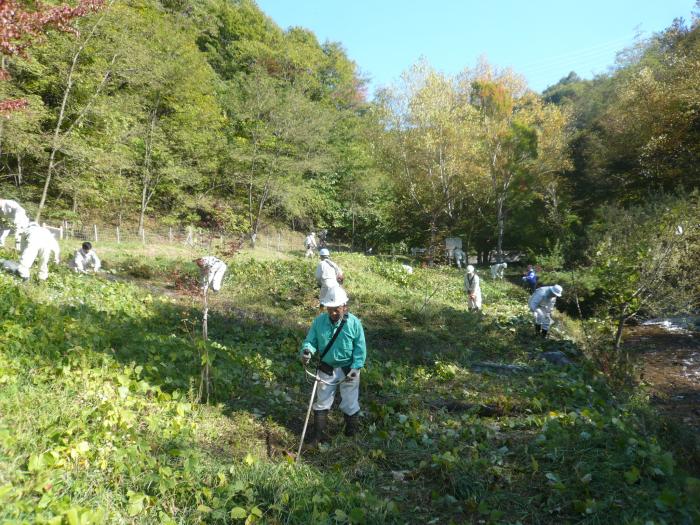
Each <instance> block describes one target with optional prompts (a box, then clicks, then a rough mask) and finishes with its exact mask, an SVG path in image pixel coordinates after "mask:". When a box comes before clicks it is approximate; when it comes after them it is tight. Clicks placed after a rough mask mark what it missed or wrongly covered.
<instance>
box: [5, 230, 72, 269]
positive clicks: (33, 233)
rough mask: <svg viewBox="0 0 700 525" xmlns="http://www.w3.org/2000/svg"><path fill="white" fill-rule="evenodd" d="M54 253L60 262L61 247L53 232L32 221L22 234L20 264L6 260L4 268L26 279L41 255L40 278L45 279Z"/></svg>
mask: <svg viewBox="0 0 700 525" xmlns="http://www.w3.org/2000/svg"><path fill="white" fill-rule="evenodd" d="M52 253H53V256H54V262H55V263H56V264H58V263H59V262H60V254H61V249H60V248H59V246H58V242H57V241H56V238H55V237H54V236H53V234H52V233H51V232H50V231H49V230H47V229H46V228H44V227H42V226H39V225H38V224H37V223H36V222H30V223H29V226H28V227H27V229H26V230H24V234H23V235H22V253H21V255H20V256H19V264H18V263H16V262H14V261H4V262H3V268H4V269H5V270H7V271H9V272H13V273H15V272H16V273H17V274H18V275H19V276H20V277H21V278H22V279H24V280H25V281H26V280H28V279H29V275H30V268H31V267H32V265H33V264H34V261H36V258H37V257H39V260H40V263H39V279H41V280H42V281H45V280H46V279H48V277H49V260H50V258H51V254H52Z"/></svg>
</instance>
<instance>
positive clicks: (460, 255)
mask: <svg viewBox="0 0 700 525" xmlns="http://www.w3.org/2000/svg"><path fill="white" fill-rule="evenodd" d="M452 256H453V257H454V259H455V264H456V265H457V268H462V264H463V263H465V262H467V261H466V255H465V253H464V252H463V251H462V249H461V248H455V249H454V251H453V252H452Z"/></svg>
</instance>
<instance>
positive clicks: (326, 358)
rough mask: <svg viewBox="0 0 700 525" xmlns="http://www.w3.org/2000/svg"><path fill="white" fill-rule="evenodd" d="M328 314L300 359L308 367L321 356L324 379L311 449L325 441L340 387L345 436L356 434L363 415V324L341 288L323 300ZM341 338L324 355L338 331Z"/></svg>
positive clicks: (312, 331)
mask: <svg viewBox="0 0 700 525" xmlns="http://www.w3.org/2000/svg"><path fill="white" fill-rule="evenodd" d="M322 303H323V305H324V306H325V307H326V311H325V312H323V313H322V314H321V315H319V316H318V317H316V319H314V321H313V323H312V324H311V328H310V329H309V333H308V334H307V335H306V339H304V343H303V344H302V347H301V352H300V359H301V362H302V364H304V365H306V364H308V362H309V361H310V360H311V356H312V355H313V354H315V353H316V352H317V351H318V352H320V353H321V354H322V357H321V362H320V363H319V366H318V374H319V377H320V378H321V379H323V380H324V381H327V382H329V383H336V382H337V383H339V385H336V384H331V385H328V384H326V383H323V382H320V383H319V385H318V389H317V394H316V402H315V403H314V405H313V409H314V435H313V438H312V440H311V443H310V444H311V445H312V446H313V445H316V444H318V442H319V441H321V440H322V439H323V433H324V431H325V428H326V422H327V420H328V411H329V410H330V409H331V407H332V406H333V399H334V398H335V390H336V388H337V387H338V386H339V387H340V395H341V397H342V400H341V402H340V410H341V411H342V412H343V416H344V417H345V435H346V436H353V435H355V434H356V433H357V426H358V414H359V412H360V403H359V400H358V399H359V395H360V370H361V369H362V368H363V367H364V366H365V359H366V357H367V347H366V345H365V331H364V329H363V328H362V322H361V321H360V320H359V319H358V318H357V317H355V316H354V315H352V314H351V313H349V312H348V306H347V303H348V296H347V294H346V293H345V290H343V288H342V287H341V286H335V287H333V288H330V289H329V290H328V292H327V293H326V296H325V297H323V301H322ZM338 330H339V332H338V336H337V337H336V339H335V341H334V342H333V344H332V346H331V347H330V348H329V349H328V350H327V351H326V352H325V355H324V354H323V352H324V350H325V349H326V347H327V345H328V343H329V341H330V340H331V338H332V337H333V335H334V334H335V332H336V331H338Z"/></svg>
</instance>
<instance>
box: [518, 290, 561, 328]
mask: <svg viewBox="0 0 700 525" xmlns="http://www.w3.org/2000/svg"><path fill="white" fill-rule="evenodd" d="M563 293H564V289H563V288H562V287H561V286H559V285H558V284H555V285H554V286H543V287H541V288H538V289H537V290H536V291H535V293H533V294H532V295H531V296H530V300H529V301H528V302H527V304H528V306H529V307H530V311H531V312H532V313H533V314H534V315H535V333H536V334H540V335H541V336H542V337H544V338H546V337H547V334H548V333H549V327H550V326H551V324H552V310H554V305H555V304H556V302H557V297H561V294H563Z"/></svg>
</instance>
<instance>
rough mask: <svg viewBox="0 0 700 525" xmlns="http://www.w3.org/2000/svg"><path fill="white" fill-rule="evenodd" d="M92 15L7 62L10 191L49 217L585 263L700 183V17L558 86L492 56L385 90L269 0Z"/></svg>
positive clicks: (135, 4) (2, 134) (2, 141)
mask: <svg viewBox="0 0 700 525" xmlns="http://www.w3.org/2000/svg"><path fill="white" fill-rule="evenodd" d="M75 25H76V26H77V28H78V29H79V34H75V33H72V32H56V31H49V32H48V34H47V37H46V38H44V39H43V40H39V41H38V42H36V43H34V44H33V45H32V46H31V47H30V48H29V49H28V53H26V54H24V55H17V54H13V55H3V61H2V67H3V69H4V70H5V72H6V73H7V74H5V75H4V76H5V77H9V80H5V81H3V82H2V83H1V89H2V92H1V94H2V97H14V98H24V99H25V100H26V101H28V107H27V108H26V109H25V110H23V111H20V112H13V113H12V115H10V116H9V118H6V119H3V120H2V122H0V169H1V170H2V174H3V177H2V179H1V182H0V184H1V186H0V188H2V192H3V194H4V195H8V196H11V197H15V198H16V199H17V200H19V201H21V202H23V203H26V205H27V207H28V208H29V209H30V210H31V212H32V213H35V214H36V213H40V214H41V216H42V217H44V218H50V219H55V220H63V219H68V220H74V221H76V220H77V221H80V220H83V221H97V222H104V223H111V224H121V223H122V222H125V223H129V224H134V225H138V226H139V227H141V226H142V225H143V222H144V220H147V219H151V220H158V221H160V222H163V221H165V222H166V223H168V224H181V225H190V224H194V225H199V226H203V227H212V228H216V229H218V230H225V231H231V232H240V233H242V234H245V235H247V236H249V237H253V238H254V235H253V234H255V233H257V232H258V231H259V230H260V229H261V227H262V228H265V227H266V226H269V225H270V224H282V225H286V226H288V227H290V228H292V229H299V230H304V229H310V228H327V229H329V230H330V231H331V233H332V235H333V236H334V238H335V239H338V240H343V241H348V242H350V243H352V244H353V245H354V246H356V247H363V248H367V247H369V246H373V247H375V249H388V248H389V246H390V245H394V247H395V249H396V248H402V247H403V248H405V247H406V246H408V245H423V246H429V245H435V246H436V245H438V244H439V243H440V241H441V239H442V238H444V237H445V236H448V235H458V236H461V237H463V238H464V239H465V241H466V243H467V244H468V247H469V249H468V250H467V251H471V252H473V253H477V254H479V255H480V256H481V259H482V260H484V259H485V258H486V257H487V255H488V253H489V251H492V250H512V251H515V250H518V251H527V252H529V253H531V254H539V255H540V256H551V257H554V259H555V260H557V259H559V260H563V259H566V261H568V262H570V263H571V262H577V261H578V262H583V261H585V258H586V250H587V248H588V246H589V245H590V239H588V237H587V231H588V228H589V226H591V225H593V224H596V223H597V222H599V221H600V220H601V213H600V211H601V210H605V209H608V207H611V206H612V207H616V208H617V207H620V208H622V207H628V206H637V205H641V206H646V205H647V204H649V203H650V200H654V199H650V195H657V196H658V195H659V194H660V193H664V194H669V195H676V196H678V195H683V196H685V195H688V194H691V193H692V192H693V191H694V190H696V189H697V187H698V184H699V182H700V177H699V176H698V162H697V158H698V150H697V148H698V146H697V145H698V142H699V141H698V118H700V117H698V105H699V104H700V95H699V93H698V85H700V82H698V80H699V79H698V71H700V68H698V61H699V60H700V39H699V38H698V34H699V33H698V31H700V29H698V27H697V25H696V24H695V23H693V24H691V25H687V24H685V23H684V22H682V21H678V22H677V23H675V24H674V25H673V26H672V27H670V28H668V29H667V30H666V31H664V32H663V33H661V34H658V35H655V36H653V37H651V38H649V39H648V40H646V41H640V42H638V45H637V46H636V47H635V48H633V49H629V50H626V51H625V52H624V53H622V54H621V55H620V59H619V62H618V64H617V66H616V67H615V69H613V70H611V72H610V73H609V74H606V75H601V76H599V77H597V78H595V79H593V80H581V79H580V78H579V77H578V76H577V75H576V74H575V73H573V72H572V73H571V74H569V75H568V76H566V77H564V78H563V79H562V80H561V81H560V82H559V83H558V84H557V85H554V86H552V87H550V88H548V89H547V90H546V91H545V92H544V93H543V94H542V95H541V96H540V95H538V94H536V93H534V92H532V91H531V90H529V89H528V87H527V85H526V83H525V82H524V80H523V79H522V78H521V77H520V76H518V74H517V72H513V71H510V70H499V69H497V68H495V67H493V66H491V65H489V64H488V63H485V62H482V63H478V64H475V65H470V64H464V66H465V70H464V72H463V73H461V74H458V75H453V76H451V75H445V74H442V73H440V72H437V71H435V70H433V68H432V67H431V66H430V64H428V63H425V62H420V63H417V64H416V65H415V66H414V67H413V68H411V69H410V70H409V71H407V72H406V73H405V75H404V76H403V78H402V79H400V80H397V83H396V85H394V86H391V87H386V88H384V89H382V90H380V91H379V92H378V93H377V94H376V96H375V97H373V98H370V96H369V95H370V94H368V93H366V89H365V81H364V80H363V78H362V75H361V73H360V72H359V70H358V66H357V65H356V64H355V63H353V62H352V61H351V60H350V59H349V58H348V57H347V56H346V54H345V52H344V50H343V47H342V44H341V43H335V42H324V43H320V42H318V40H317V38H316V37H315V35H314V34H313V33H311V32H309V31H307V30H304V29H301V28H289V29H286V30H283V29H281V28H279V27H278V26H277V25H275V23H274V22H272V20H270V19H269V18H268V17H267V16H266V15H265V14H264V13H263V12H262V11H261V10H260V9H259V8H258V7H257V6H256V4H255V3H254V2H253V1H252V0H235V1H224V0H196V1H192V2H184V1H173V2H170V1H167V2H165V1H164V2H155V1H152V0H138V1H124V0H111V1H109V2H107V3H104V4H102V5H101V8H100V9H99V10H98V11H96V12H94V13H92V14H89V13H88V15H87V16H84V17H82V18H79V19H77V21H76V22H75ZM603 215H604V214H603ZM586 262H587V261H586Z"/></svg>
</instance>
